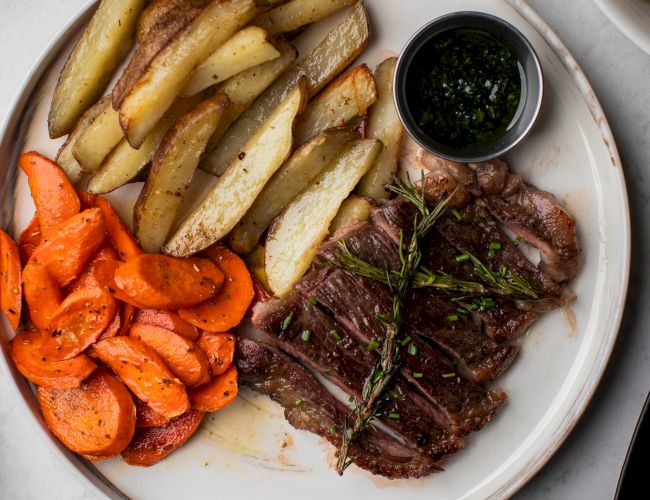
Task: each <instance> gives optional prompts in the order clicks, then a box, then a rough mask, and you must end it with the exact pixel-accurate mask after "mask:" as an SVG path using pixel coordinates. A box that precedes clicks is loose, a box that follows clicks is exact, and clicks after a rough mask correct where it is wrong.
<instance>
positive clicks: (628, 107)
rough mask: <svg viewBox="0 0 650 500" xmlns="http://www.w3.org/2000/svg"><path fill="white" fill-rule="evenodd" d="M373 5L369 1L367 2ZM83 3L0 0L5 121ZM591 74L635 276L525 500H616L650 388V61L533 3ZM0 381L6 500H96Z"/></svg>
mask: <svg viewBox="0 0 650 500" xmlns="http://www.w3.org/2000/svg"><path fill="white" fill-rule="evenodd" d="M369 1H372V0H369ZM84 3H85V2H84V0H46V1H43V0H0V12H1V15H0V62H2V64H0V120H2V119H4V118H5V116H6V114H7V112H8V111H9V110H8V106H9V104H10V102H11V100H12V98H13V96H14V95H15V93H16V89H18V87H19V85H20V84H21V82H22V81H23V79H24V78H25V76H26V75H27V73H28V71H29V70H30V68H31V66H32V64H33V62H34V61H35V60H36V58H37V57H38V56H39V55H40V54H41V52H42V50H43V49H44V47H45V46H46V44H47V43H48V42H49V40H50V39H51V38H52V37H53V36H54V35H55V34H56V33H57V32H58V31H59V29H60V28H61V26H62V25H63V24H64V23H65V22H66V20H67V19H69V18H70V17H71V16H72V15H73V14H74V13H75V12H76V11H77V10H78V9H79V8H81V6H82V5H83V4H84ZM529 3H530V4H531V5H532V7H533V8H535V9H536V10H537V12H538V13H539V14H540V15H541V17H542V18H543V19H545V20H546V22H547V23H548V24H549V25H550V26H551V28H552V29H553V30H555V32H556V33H557V34H558V35H559V37H560V38H561V39H562V40H563V41H564V43H565V44H566V45H567V47H568V48H569V50H570V51H571V52H572V53H573V55H574V56H575V58H576V59H577V61H578V63H579V64H580V66H581V67H582V69H583V70H584V72H585V73H586V74H587V77H588V78H589V80H590V82H591V84H592V85H593V87H594V90H595V91H596V94H597V96H598V98H599V99H600V102H601V104H602V106H603V108H604V109H605V113H606V115H607V117H608V118H609V121H610V124H611V126H612V129H613V132H614V135H615V137H616V141H617V144H618V147H619V151H620V153H621V157H622V160H623V166H624V169H625V175H626V179H627V185H628V190H629V197H630V208H631V213H632V224H633V226H632V228H633V232H632V245H633V247H632V273H631V282H630V291H629V297H628V304H627V307H626V311H625V317H624V320H623V326H622V330H621V334H620V336H619V339H618V342H617V344H616V348H615V351H614V354H613V357H612V360H611V362H610V364H609V366H608V368H607V371H606V373H605V376H604V378H603V381H602V383H601V385H600V387H599V389H598V391H597V393H596V396H595V397H594V399H593V401H592V402H591V404H590V405H589V408H588V409H587V411H586V413H585V415H584V417H583V418H582V419H581V420H580V422H579V423H578V425H577V427H576V428H575V430H574V431H573V433H572V434H571V435H570V437H569V438H568V439H567V441H566V442H565V444H564V445H563V446H562V448H561V449H560V450H559V452H558V453H557V454H556V455H555V456H554V457H553V458H552V459H551V460H550V462H549V463H548V464H547V465H546V467H544V468H543V469H542V471H541V472H540V473H539V474H538V475H537V476H536V477H535V478H534V479H533V480H532V481H531V482H529V483H528V484H527V485H526V486H525V487H524V488H523V489H522V490H521V492H520V493H519V494H518V495H517V498H520V499H531V500H532V499H548V498H557V499H564V500H572V499H583V498H590V499H592V500H601V499H602V500H605V499H611V498H613V495H614V491H615V489H616V484H617V481H618V477H619V473H620V469H621V466H622V464H623V460H624V458H625V454H626V451H627V448H628V445H629V442H630V438H631V436H632V433H633V431H634V427H635V424H636V421H637V419H638V417H639V414H640V412H641V408H642V406H643V402H644V400H645V398H646V395H647V393H648V389H649V388H650V362H649V355H650V335H648V334H647V331H646V326H645V325H646V324H649V323H650V308H648V307H647V305H648V304H650V282H649V280H650V264H649V263H650V259H649V260H647V261H646V259H645V257H646V256H647V255H648V252H649V251H650V224H648V220H650V161H649V160H650V115H649V113H650V56H649V55H647V54H645V53H644V52H642V51H641V50H640V49H639V48H637V47H636V46H635V45H634V44H632V42H630V41H629V40H628V39H627V38H626V37H625V36H624V35H623V34H622V33H620V32H619V31H618V30H617V29H616V28H615V27H614V25H613V24H611V23H610V22H609V21H608V20H607V18H606V17H605V16H604V15H603V14H602V12H601V11H600V10H599V9H598V8H597V7H596V4H595V3H593V2H592V1H591V0H574V1H571V2H567V1H562V0H529ZM20 405H21V403H20V402H19V401H18V400H17V399H16V397H15V395H14V392H13V390H12V388H10V387H9V381H8V380H7V378H6V377H4V376H0V498H2V499H20V500H28V499H43V498H47V499H48V500H59V499H66V500H68V499H75V500H76V499H95V498H96V496H95V495H94V494H93V493H92V492H90V491H89V490H88V489H87V487H86V486H85V485H84V484H83V483H81V482H80V481H79V480H78V479H76V478H75V477H73V476H72V474H71V473H70V472H69V471H68V470H67V469H66V468H65V466H64V465H63V464H62V463H61V462H60V461H59V459H58V458H57V457H56V456H54V454H53V453H52V452H51V451H50V450H49V449H48V448H46V446H45V444H44V443H42V442H39V440H38V439H37V438H35V437H34V432H33V428H32V424H31V423H29V422H28V421H27V419H26V418H25V414H24V409H23V408H21V407H20Z"/></svg>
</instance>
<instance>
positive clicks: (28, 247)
mask: <svg viewBox="0 0 650 500" xmlns="http://www.w3.org/2000/svg"><path fill="white" fill-rule="evenodd" d="M40 243H41V223H40V222H39V221H38V216H36V215H34V217H32V220H31V221H30V222H29V224H28V225H27V227H26V228H25V229H23V232H22V233H20V237H19V238H18V251H19V252H20V262H22V264H23V266H24V265H26V264H27V261H28V260H29V258H30V257H31V256H32V255H33V254H34V252H35V251H36V247H38V245H39V244H40Z"/></svg>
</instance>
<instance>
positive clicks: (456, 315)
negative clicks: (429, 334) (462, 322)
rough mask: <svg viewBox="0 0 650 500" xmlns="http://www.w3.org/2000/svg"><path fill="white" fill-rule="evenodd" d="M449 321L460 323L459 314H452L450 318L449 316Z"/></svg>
mask: <svg viewBox="0 0 650 500" xmlns="http://www.w3.org/2000/svg"><path fill="white" fill-rule="evenodd" d="M447 321H451V322H454V321H458V314H450V315H449V316H447Z"/></svg>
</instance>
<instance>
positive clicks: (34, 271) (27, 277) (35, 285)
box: [23, 259, 62, 330]
mask: <svg viewBox="0 0 650 500" xmlns="http://www.w3.org/2000/svg"><path fill="white" fill-rule="evenodd" d="M23 288H24V291H25V302H27V308H28V310H29V316H30V318H31V320H32V323H34V325H36V327H37V328H40V329H41V330H44V329H46V328H47V326H48V325H49V324H50V319H51V318H52V316H54V312H55V311H56V310H57V308H58V307H59V305H61V300H62V299H61V292H60V290H59V286H58V285H57V283H56V281H54V278H52V277H51V276H50V274H49V273H48V272H47V269H46V268H45V265H44V264H41V263H40V262H38V261H35V260H33V259H32V260H30V261H29V262H28V263H27V265H26V266H25V269H23Z"/></svg>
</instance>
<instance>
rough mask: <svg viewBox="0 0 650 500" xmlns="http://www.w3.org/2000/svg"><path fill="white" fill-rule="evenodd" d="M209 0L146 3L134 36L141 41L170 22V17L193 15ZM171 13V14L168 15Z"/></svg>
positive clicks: (172, 0)
mask: <svg viewBox="0 0 650 500" xmlns="http://www.w3.org/2000/svg"><path fill="white" fill-rule="evenodd" d="M209 1H210V0H154V1H153V2H150V3H149V5H147V6H146V7H145V8H144V10H143V11H142V13H141V14H140V17H138V23H137V27H136V37H137V39H138V42H140V43H142V42H143V41H144V40H145V39H146V38H147V36H148V35H151V34H152V33H156V34H157V33H158V32H159V31H160V30H161V29H164V28H163V26H165V25H166V24H168V23H169V22H170V18H174V17H177V16H189V15H191V14H194V17H195V16H196V15H197V14H198V12H200V10H199V9H200V8H201V7H205V5H206V4H207V3H208V2H209ZM170 14H171V15H170Z"/></svg>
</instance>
